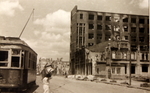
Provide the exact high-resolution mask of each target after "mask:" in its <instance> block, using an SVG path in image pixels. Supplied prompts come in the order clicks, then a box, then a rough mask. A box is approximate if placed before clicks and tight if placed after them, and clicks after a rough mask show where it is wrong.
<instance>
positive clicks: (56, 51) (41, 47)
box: [34, 10, 70, 60]
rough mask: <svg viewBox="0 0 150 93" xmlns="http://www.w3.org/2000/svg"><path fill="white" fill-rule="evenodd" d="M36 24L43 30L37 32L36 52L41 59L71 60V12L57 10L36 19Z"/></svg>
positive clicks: (35, 32)
mask: <svg viewBox="0 0 150 93" xmlns="http://www.w3.org/2000/svg"><path fill="white" fill-rule="evenodd" d="M34 24H35V25H36V26H37V28H38V27H39V26H41V27H42V28H40V29H38V30H35V31H34V34H35V36H36V37H38V38H37V44H36V48H35V50H36V51H37V52H38V53H39V56H41V57H50V58H53V59H57V58H60V57H62V58H63V59H64V60H69V59H68V58H69V45H70V12H66V11H64V10H57V11H55V12H53V13H49V14H47V15H46V16H45V17H44V18H41V19H36V20H35V21H34Z"/></svg>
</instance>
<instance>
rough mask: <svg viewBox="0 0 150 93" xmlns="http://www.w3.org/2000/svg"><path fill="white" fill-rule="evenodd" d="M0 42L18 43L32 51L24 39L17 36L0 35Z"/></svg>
mask: <svg viewBox="0 0 150 93" xmlns="http://www.w3.org/2000/svg"><path fill="white" fill-rule="evenodd" d="M0 44H14V45H15V44H20V45H24V46H27V47H29V48H30V49H31V50H32V51H34V50H33V49H32V48H31V47H30V46H29V45H28V44H27V43H26V42H25V41H23V40H21V39H20V38H19V37H5V36H0ZM34 52H35V51H34ZM35 53H36V52H35Z"/></svg>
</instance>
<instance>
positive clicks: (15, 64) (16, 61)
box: [11, 57, 20, 67]
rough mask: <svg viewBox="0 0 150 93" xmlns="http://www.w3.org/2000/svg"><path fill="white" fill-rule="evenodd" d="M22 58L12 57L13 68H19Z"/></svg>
mask: <svg viewBox="0 0 150 93" xmlns="http://www.w3.org/2000/svg"><path fill="white" fill-rule="evenodd" d="M19 60H20V57H12V62H11V67H19Z"/></svg>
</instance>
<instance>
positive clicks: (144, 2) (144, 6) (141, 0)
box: [139, 0, 149, 8]
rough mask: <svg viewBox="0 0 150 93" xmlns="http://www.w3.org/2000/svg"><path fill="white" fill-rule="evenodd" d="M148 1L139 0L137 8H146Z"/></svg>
mask: <svg viewBox="0 0 150 93" xmlns="http://www.w3.org/2000/svg"><path fill="white" fill-rule="evenodd" d="M148 4H149V1H148V0H140V3H139V7H140V8H148Z"/></svg>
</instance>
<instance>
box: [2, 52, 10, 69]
mask: <svg viewBox="0 0 150 93" xmlns="http://www.w3.org/2000/svg"><path fill="white" fill-rule="evenodd" d="M7 65H8V51H0V67H7Z"/></svg>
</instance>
